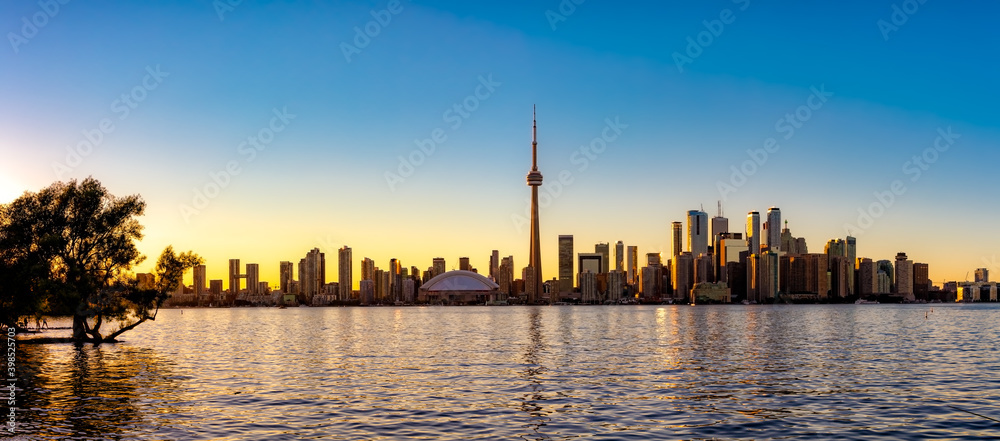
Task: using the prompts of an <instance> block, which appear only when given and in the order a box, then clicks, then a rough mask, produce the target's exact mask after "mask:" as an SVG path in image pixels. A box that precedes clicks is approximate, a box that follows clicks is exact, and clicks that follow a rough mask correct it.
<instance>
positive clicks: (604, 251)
mask: <svg viewBox="0 0 1000 441" xmlns="http://www.w3.org/2000/svg"><path fill="white" fill-rule="evenodd" d="M594 252H595V253H598V254H600V255H602V256H604V259H603V260H602V261H601V262H602V264H603V265H602V266H601V270H600V271H597V272H595V274H597V273H600V274H604V273H607V272H608V270H609V269H610V268H609V267H610V266H611V250H610V246H609V245H608V244H607V243H599V244H597V245H594Z"/></svg>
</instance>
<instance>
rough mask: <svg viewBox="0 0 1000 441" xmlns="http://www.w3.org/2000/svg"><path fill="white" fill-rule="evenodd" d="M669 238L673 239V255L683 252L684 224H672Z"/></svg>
mask: <svg viewBox="0 0 1000 441" xmlns="http://www.w3.org/2000/svg"><path fill="white" fill-rule="evenodd" d="M670 231H671V238H672V239H673V250H671V251H673V254H671V256H678V255H680V254H681V253H683V252H684V224H682V223H680V222H674V223H672V224H670Z"/></svg>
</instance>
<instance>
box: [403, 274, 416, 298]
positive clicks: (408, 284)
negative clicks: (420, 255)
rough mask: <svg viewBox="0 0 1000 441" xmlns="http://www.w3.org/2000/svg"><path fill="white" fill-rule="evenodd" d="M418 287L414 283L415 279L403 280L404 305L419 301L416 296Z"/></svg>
mask: <svg viewBox="0 0 1000 441" xmlns="http://www.w3.org/2000/svg"><path fill="white" fill-rule="evenodd" d="M416 286H417V285H416V284H415V283H413V279H409V278H407V279H406V280H403V297H402V299H403V302H404V303H413V302H414V301H415V300H416V299H417V296H416V294H417V290H416Z"/></svg>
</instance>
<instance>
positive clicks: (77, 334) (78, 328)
mask: <svg viewBox="0 0 1000 441" xmlns="http://www.w3.org/2000/svg"><path fill="white" fill-rule="evenodd" d="M86 321H87V318H86V317H84V316H80V315H74V316H73V340H76V341H81V342H82V341H86V340H87V323H86Z"/></svg>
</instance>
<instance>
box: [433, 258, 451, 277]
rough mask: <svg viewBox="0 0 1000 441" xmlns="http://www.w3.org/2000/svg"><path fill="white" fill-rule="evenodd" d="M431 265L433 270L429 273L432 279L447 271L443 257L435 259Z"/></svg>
mask: <svg viewBox="0 0 1000 441" xmlns="http://www.w3.org/2000/svg"><path fill="white" fill-rule="evenodd" d="M431 265H432V266H431V268H433V270H432V271H431V272H432V273H433V277H437V276H440V275H441V274H444V273H445V272H447V271H448V269H447V267H446V266H445V262H444V257H435V258H434V260H433V263H432V264H431Z"/></svg>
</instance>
